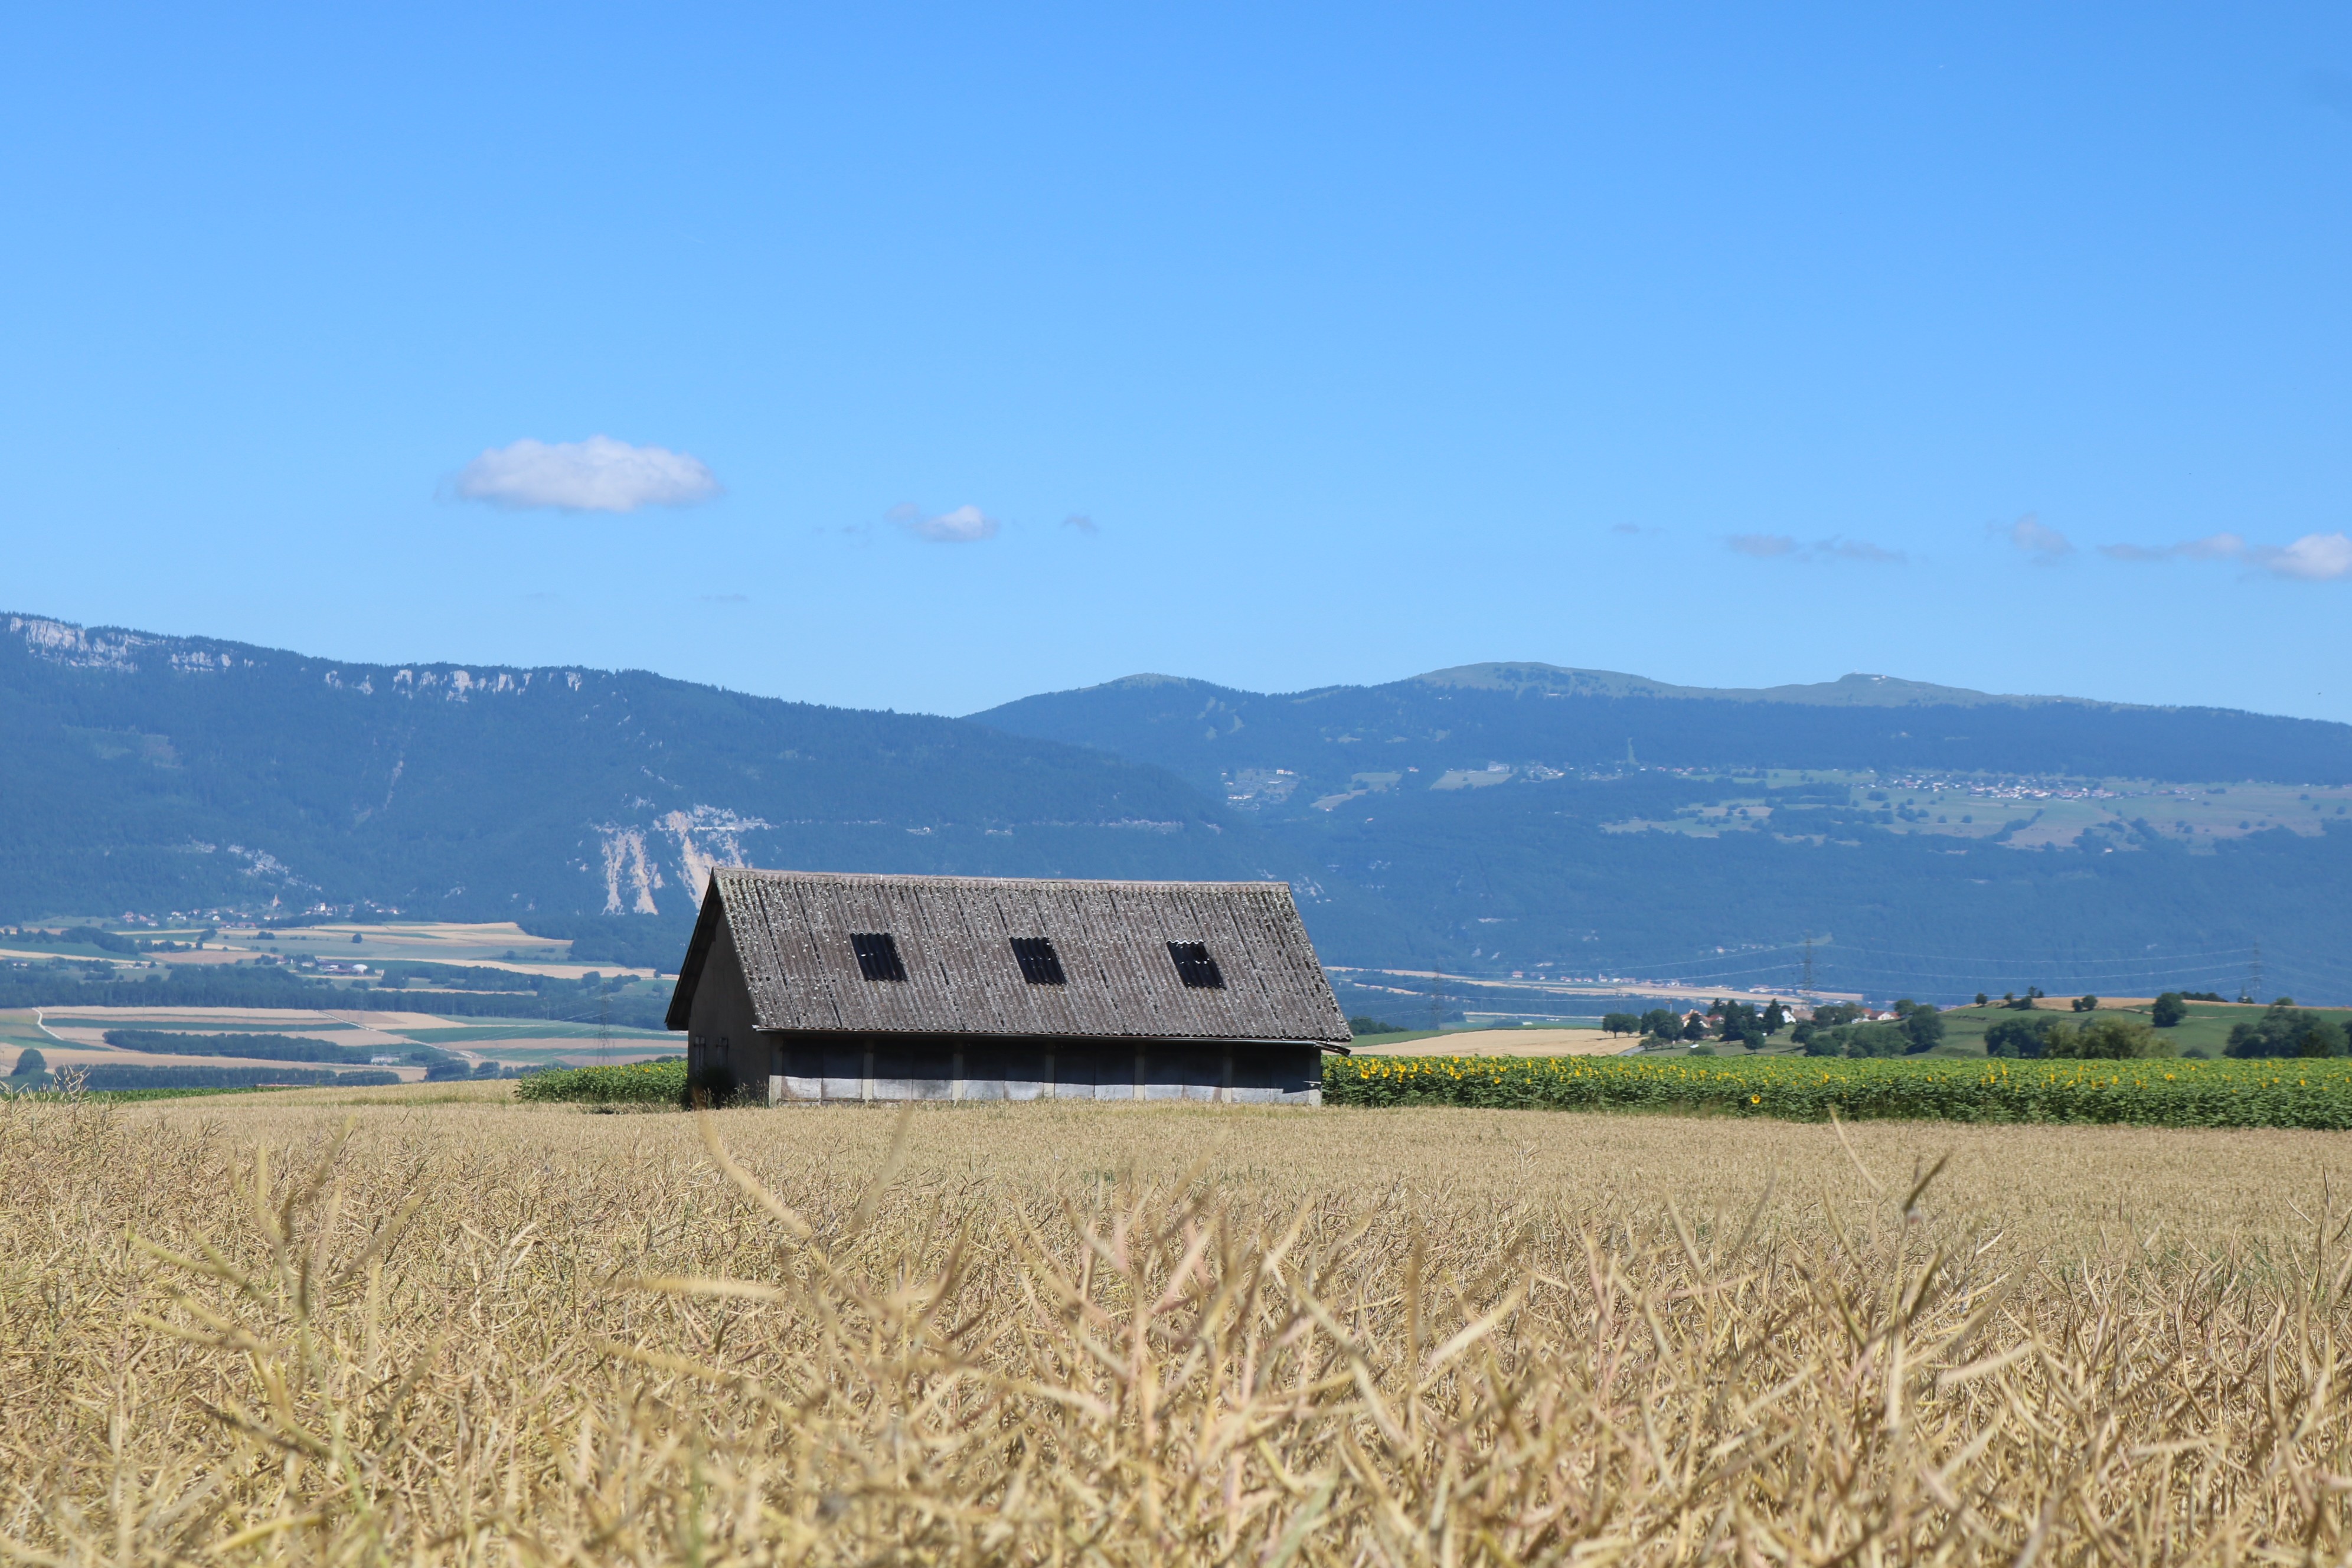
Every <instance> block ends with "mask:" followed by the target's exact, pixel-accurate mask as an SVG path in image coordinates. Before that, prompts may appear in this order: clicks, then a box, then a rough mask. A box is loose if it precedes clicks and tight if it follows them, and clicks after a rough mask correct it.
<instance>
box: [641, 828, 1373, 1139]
mask: <svg viewBox="0 0 2352 1568" xmlns="http://www.w3.org/2000/svg"><path fill="white" fill-rule="evenodd" d="M668 1023H669V1026H670V1027H671V1028H672V1029H679V1030H684V1031H685V1032H686V1036H687V1068H688V1074H689V1076H690V1079H691V1080H692V1081H693V1082H694V1083H696V1084H698V1085H702V1086H707V1087H709V1089H713V1090H714V1091H718V1092H719V1093H726V1092H734V1093H738V1094H742V1093H750V1094H753V1095H757V1094H760V1093H761V1092H763V1091H764V1093H765V1095H766V1098H767V1099H768V1100H769V1101H770V1102H772V1103H780V1102H782V1101H786V1100H1038V1099H1071V1100H1219V1101H1241V1102H1257V1103H1279V1104H1295V1105H1319V1104H1321V1103H1322V1082H1323V1068H1322V1057H1323V1052H1324V1051H1326V1050H1338V1051H1341V1052H1344V1051H1345V1050H1346V1049H1347V1040H1348V1038H1349V1035H1348V1024H1347V1020H1346V1019H1345V1018H1344V1017H1342V1016H1341V1015H1340V1012H1339V1002H1338V1000H1337V999H1336V998H1334V997H1333V996H1332V994H1331V986H1330V983H1329V982H1328V981H1327V980H1326V979H1325V978H1324V975H1323V966H1322V964H1321V963H1319V962H1318V960H1317V958H1316V956H1315V947H1314V944H1313V943H1312V942H1309V941H1308V940H1307V927H1306V925H1305V924H1304V922H1302V921H1300V920H1299V918H1298V910H1297V906H1296V905H1295V904H1294V903H1293V902H1292V901H1291V897H1290V889H1289V887H1288V885H1287V884H1286V883H1282V882H1079V881H1063V880H1029V879H1011V878H984V877H893V876H851V875H843V874H838V873H831V872H817V871H753V870H737V869H722V870H718V871H714V872H713V873H712V874H711V878H710V884H709V890H708V891H707V892H706V893H705V894H704V895H703V900H702V913H701V916H700V918H699V919H698V921H696V923H695V928H694V940H693V942H692V943H691V944H690V945H689V946H688V949H687V953H686V960H685V962H684V963H682V964H681V965H680V966H679V971H678V980H677V991H676V993H675V994H673V995H672V996H671V998H670V1005H669V1016H668Z"/></svg>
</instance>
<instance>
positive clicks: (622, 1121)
mask: <svg viewBox="0 0 2352 1568" xmlns="http://www.w3.org/2000/svg"><path fill="white" fill-rule="evenodd" d="M461 1092H463V1093H466V1094H471V1095H474V1096H477V1097H483V1096H487V1095H490V1094H494V1093H496V1092H497V1091H496V1090H495V1089H490V1088H488V1087H485V1088H482V1089H468V1090H465V1091H461ZM2346 1148H2347V1146H2346V1145H2345V1144H2343V1143H2342V1142H2340V1141H2339V1138H2338V1135H2334V1134H2326V1133H2309V1132H2271V1131H2241V1132H2210V1131H2169V1130H2166V1131H2157V1130H2130V1129H2116V1128H2073V1127H1954V1126H1945V1125H1927V1124H1916V1123H1910V1124H1901V1123H1878V1124H1868V1125H1864V1126H1860V1127H1854V1128H1848V1129H1845V1130H1843V1132H1841V1131H1840V1130H1838V1129H1836V1128H1834V1127H1831V1126H1815V1125H1801V1124H1790V1123H1780V1122H1764V1121H1733V1120H1691V1119H1673V1118H1664V1117H1634V1116H1615V1117H1611V1116H1586V1115H1568V1114H1560V1113H1550V1112H1500V1111H1479V1110H1386V1111H1342V1110H1322V1111H1300V1110H1274V1109H1261V1108H1213V1107H1203V1106H1191V1105H1181V1104H1180V1105H1139V1106H1112V1105H1099V1104H1092V1103H1088V1104H1083V1105H1067V1106H1063V1105H1054V1104H1034V1105H1002V1104H998V1105H982V1106H968V1107H935V1108H927V1109H925V1110H920V1111H918V1112H917V1113H915V1114H913V1115H911V1116H908V1117H905V1118H903V1119H902V1118H901V1117H900V1116H898V1114H897V1113H894V1112H890V1111H884V1110H864V1109H854V1108H841V1107H835V1108H805V1109H795V1110H781V1111H770V1110H746V1111H730V1112H726V1113H722V1114H719V1115H717V1116H713V1117H710V1118H708V1119H704V1120H700V1121H698V1120H697V1119H696V1118H692V1117H688V1116H685V1115H680V1114H676V1113H656V1114H617V1115H598V1114H586V1113H583V1112H582V1111H580V1110H576V1109H573V1108H564V1107H524V1106H516V1105H511V1104H505V1103H499V1102H496V1101H494V1100H489V1099H487V1098H476V1099H474V1100H462V1099H459V1100H452V1099H450V1098H449V1097H448V1096H446V1095H445V1094H427V1093H424V1092H420V1091H404V1090H387V1091H377V1092H375V1093H373V1094H367V1095H353V1094H350V1093H341V1094H340V1095H339V1093H338V1091H333V1090H320V1091H315V1092H310V1093H306V1094H300V1095H295V1094H285V1095H278V1096H271V1097H267V1098H264V1097H236V1098H223V1099H215V1100H184V1101H177V1102H163V1103H150V1104H144V1105H134V1106H127V1107H118V1108H112V1109H100V1108H99V1107H96V1106H93V1105H89V1104H83V1105H57V1104H48V1105H34V1104H28V1103H23V1102H17V1103H8V1104H0V1559H5V1560H7V1561H9V1562H26V1563H100V1562H104V1563H120V1564H125V1565H128V1564H133V1563H147V1562H157V1561H163V1560H172V1561H188V1560H199V1559H200V1560H203V1561H205V1562H212V1563H243V1562H249V1561H272V1562H275V1561H289V1562H305V1563H307V1562H320V1563H328V1562H332V1563H364V1562H375V1561H391V1560H403V1561H406V1560H420V1561H433V1562H450V1563H475V1562H480V1563H531V1564H537V1563H555V1562H573V1561H580V1562H595V1563H667V1562H671V1561H690V1562H696V1563H718V1562H747V1563H767V1562H779V1563H1249V1564H1276V1563H1301V1564H1304V1563H1350V1564H1353V1563H1422V1562H1429V1563H1537V1562H1570V1561H1574V1562H1601V1561H1623V1562H1634V1563H1679V1562H1714V1561H1722V1562H1726V1563H1831V1562H1853V1563H1897V1562H1900V1563H1921V1562H1937V1561H1952V1562H1995V1561H1998V1562H2003V1563H2011V1562H2037V1561H2038V1562H2047V1563H2090V1562H2095V1561H2096V1562H2130V1563H2164V1562H2205V1561H2215V1562H2232V1563H2239V1562H2256V1561H2270V1560H2277V1561H2288V1560H2292V1561H2296V1562H2305V1561H2315V1560H2325V1561H2339V1560H2341V1559H2342V1558H2343V1557H2344V1556H2345V1554H2346V1552H2347V1548H2352V1535H2347V1531H2346V1521H2345V1508H2346V1503H2345V1497H2346V1493H2347V1489H2352V1455H2347V1437H2352V1426H2348V1425H2347V1400H2346V1394H2345V1392H2344V1389H2343V1376H2342V1369H2341V1368H2339V1366H2338V1363H2337V1353H2338V1352H2337V1340H2336V1335H2337V1334H2338V1333H2339V1332H2342V1331H2343V1330H2344V1328H2345V1327H2346V1320H2347V1314H2346V1309H2345V1291H2346V1286H2347V1273H2352V1268H2347V1261H2346V1255H2345V1254H2344V1252H2343V1251H2342V1250H2341V1248H2342V1246H2343V1244H2344V1238H2343V1237H2342V1236H2341V1234H2340V1232H2341V1230H2342V1228H2343V1223H2344V1222H2343V1220H2342V1218H2341V1215H2340V1210H2341V1207H2342V1205H2340V1203H2339V1202H2338V1201H2337V1199H2336V1197H2334V1196H2333V1195H2331V1194H2333V1193H2340V1192H2341V1191H2342V1190H2343V1189H2344V1177H2345V1174H2346V1167H2347V1154H2346ZM1938 1163H1940V1170H1938V1169H1937V1165H1938ZM1931 1173H1932V1176H1931Z"/></svg>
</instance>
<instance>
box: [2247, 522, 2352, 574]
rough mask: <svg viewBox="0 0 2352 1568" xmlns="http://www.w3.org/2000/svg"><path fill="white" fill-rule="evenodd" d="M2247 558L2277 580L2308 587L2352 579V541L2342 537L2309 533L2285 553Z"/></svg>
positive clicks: (2259, 552)
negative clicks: (2299, 582) (2296, 581)
mask: <svg viewBox="0 0 2352 1568" xmlns="http://www.w3.org/2000/svg"><path fill="white" fill-rule="evenodd" d="M2246 558H2247V559H2248V560H2250V561H2252V563H2254V564H2255V565H2257V566H2259V567H2261V568H2262V569H2263V571H2265V572H2268V573H2271V574H2273V575H2275V576H2280V577H2300V578H2302V579H2303V580H2304V581H2305V582H2306V583H2332V582H2335V581H2336V579H2338V578H2341V577H2352V539H2347V537H2345V536H2344V535H2343V534H2341V533H2306V534H2305V535H2304V536H2303V537H2302V538H2301V539H2298V540H2296V541H2295V542H2294V543H2293V544H2290V545H2288V546H2287V547H2286V548H2285V549H2284V550H2270V549H2258V550H2250V551H2248V552H2246Z"/></svg>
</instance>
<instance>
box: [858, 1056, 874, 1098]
mask: <svg viewBox="0 0 2352 1568" xmlns="http://www.w3.org/2000/svg"><path fill="white" fill-rule="evenodd" d="M857 1098H858V1099H860V1100H872V1099H873V1098H874V1053H873V1052H872V1051H870V1050H869V1051H867V1052H866V1077H865V1079H863V1080H862V1082H861V1083H860V1085H859V1088H858V1090H857Z"/></svg>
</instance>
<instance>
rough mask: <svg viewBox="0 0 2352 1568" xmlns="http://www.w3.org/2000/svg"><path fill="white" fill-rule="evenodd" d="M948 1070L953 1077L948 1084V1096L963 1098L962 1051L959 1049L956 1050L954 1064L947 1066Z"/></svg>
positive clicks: (951, 1098) (953, 1098)
mask: <svg viewBox="0 0 2352 1568" xmlns="http://www.w3.org/2000/svg"><path fill="white" fill-rule="evenodd" d="M948 1071H949V1074H950V1077H951V1078H952V1079H954V1081H953V1082H951V1083H950V1084H949V1085H948V1098H949V1099H950V1100H961V1099H962V1098H963V1053H962V1052H961V1051H958V1052H956V1054H955V1061H954V1065H953V1066H951V1067H950V1068H949V1069H948Z"/></svg>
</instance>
